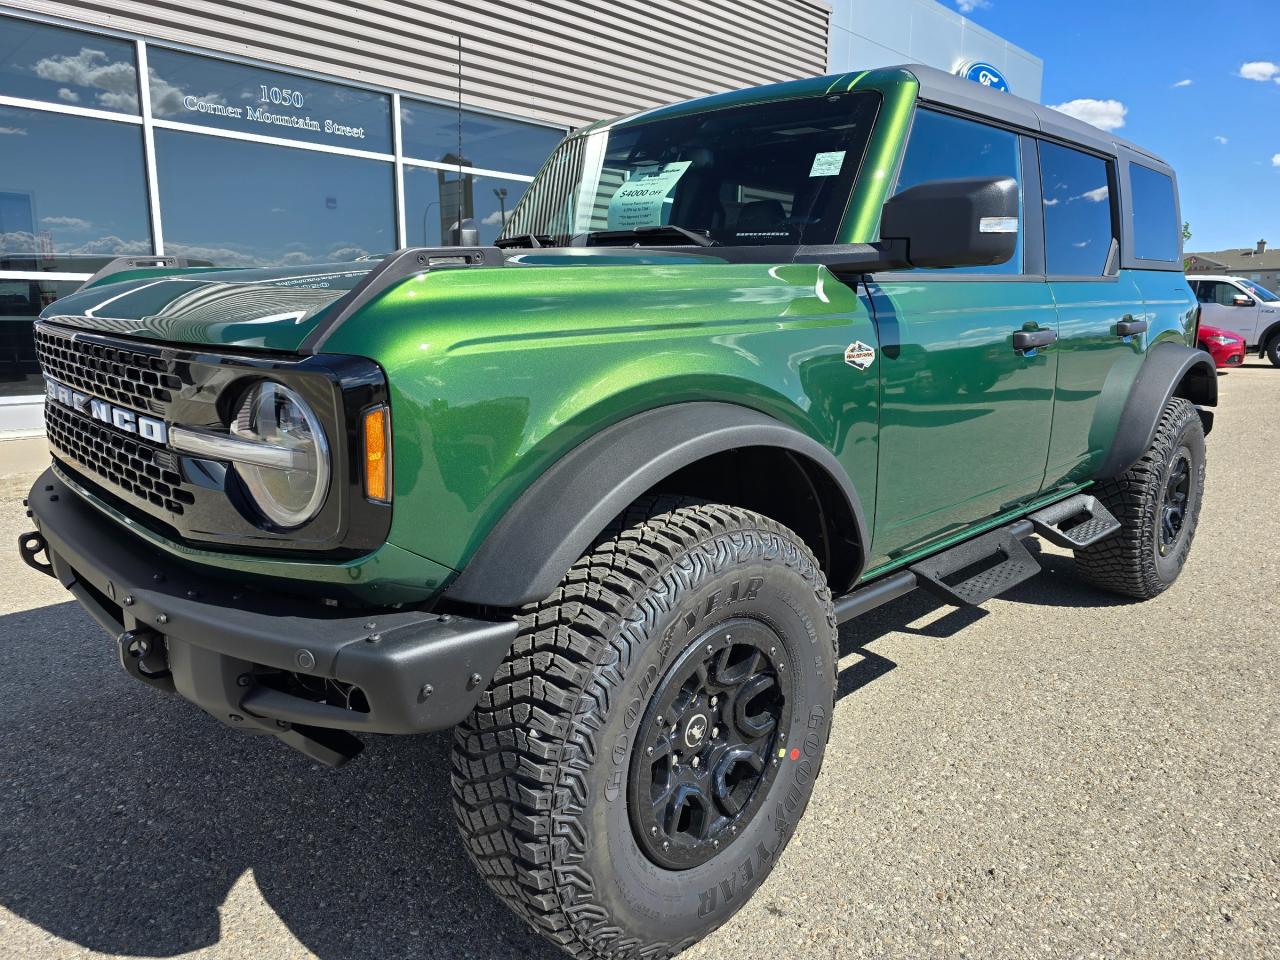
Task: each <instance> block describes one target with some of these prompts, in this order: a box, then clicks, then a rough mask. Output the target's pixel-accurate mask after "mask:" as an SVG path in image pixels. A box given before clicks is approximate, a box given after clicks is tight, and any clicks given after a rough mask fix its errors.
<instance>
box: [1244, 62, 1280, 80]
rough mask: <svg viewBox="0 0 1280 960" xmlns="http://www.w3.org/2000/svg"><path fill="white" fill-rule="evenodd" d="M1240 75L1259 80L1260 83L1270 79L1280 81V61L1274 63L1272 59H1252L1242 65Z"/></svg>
mask: <svg viewBox="0 0 1280 960" xmlns="http://www.w3.org/2000/svg"><path fill="white" fill-rule="evenodd" d="M1238 76H1241V77H1244V78H1245V79H1246V80H1257V81H1258V82H1259V83H1266V82H1267V81H1268V80H1274V81H1275V82H1276V83H1280V63H1272V62H1271V61H1270V60H1252V61H1250V62H1249V63H1245V64H1241V65H1240V72H1239V74H1238Z"/></svg>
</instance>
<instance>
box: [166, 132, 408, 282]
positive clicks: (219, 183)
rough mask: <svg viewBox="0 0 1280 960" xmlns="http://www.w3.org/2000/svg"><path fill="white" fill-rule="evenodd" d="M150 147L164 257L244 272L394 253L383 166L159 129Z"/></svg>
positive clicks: (389, 178)
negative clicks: (153, 151)
mask: <svg viewBox="0 0 1280 960" xmlns="http://www.w3.org/2000/svg"><path fill="white" fill-rule="evenodd" d="M155 143H156V167H157V179H158V180H159V183H160V208H161V210H162V211H163V216H164V234H165V252H166V253H172V254H181V255H185V256H189V257H198V258H200V259H204V260H209V261H211V262H213V263H215V264H217V265H219V266H229V267H242V266H254V265H262V266H269V265H276V264H303V263H326V262H333V261H339V260H354V259H356V258H357V257H361V256H365V255H367V254H377V253H387V252H388V251H391V250H394V249H395V246H396V230H395V204H394V201H393V196H394V194H393V192H392V191H393V169H394V168H393V165H392V164H391V163H389V162H385V161H381V160H365V159H361V158H357V157H344V156H338V155H335V154H328V153H317V152H315V151H311V150H301V149H297V148H294V147H280V146H273V145H270V144H261V143H246V142H243V141H238V140H227V139H223V138H220V137H209V136H203V135H201V134H195V133H180V132H178V131H174V130H164V129H160V130H157V131H156V133H155Z"/></svg>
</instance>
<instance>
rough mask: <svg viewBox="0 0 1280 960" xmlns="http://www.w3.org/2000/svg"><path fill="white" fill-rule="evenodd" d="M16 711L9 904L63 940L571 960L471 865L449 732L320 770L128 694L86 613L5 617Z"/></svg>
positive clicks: (170, 948)
mask: <svg viewBox="0 0 1280 960" xmlns="http://www.w3.org/2000/svg"><path fill="white" fill-rule="evenodd" d="M0 702H3V703H4V713H5V715H6V718H7V722H6V723H4V724H3V725H0V726H2V728H3V729H2V731H0V762H2V763H3V769H4V770H5V781H6V784H7V786H6V787H5V789H4V791H3V799H2V800H0V848H2V849H4V850H5V855H4V856H3V857H2V858H0V902H2V903H3V905H4V906H6V907H8V908H9V909H10V910H12V911H13V912H14V913H16V914H17V915H19V916H21V917H23V918H25V919H26V920H28V921H30V922H31V923H34V924H37V925H39V926H40V927H41V928H43V929H44V930H46V931H48V932H49V933H51V934H54V935H56V936H58V937H61V938H63V939H65V940H68V941H70V942H72V943H74V944H77V945H79V946H82V947H86V948H90V949H93V950H100V951H104V952H109V953H124V954H133V955H142V956H172V955H174V954H178V953H182V952H185V951H189V950H195V949H198V948H200V947H205V946H209V945H212V944H216V943H221V944H222V949H223V950H224V951H225V952H226V953H227V955H231V956H251V955H253V954H254V953H256V952H257V948H258V947H261V946H262V945H263V943H264V942H265V941H266V940H267V939H268V938H274V937H275V936H276V935H275V934H274V933H273V931H274V928H275V925H276V920H275V916H278V917H279V920H280V921H281V922H283V923H284V925H285V926H286V927H287V928H288V929H289V931H290V932H291V933H292V934H293V936H295V937H296V938H297V939H298V941H300V942H301V944H302V945H303V946H305V947H306V948H307V949H310V950H312V951H314V952H315V953H316V954H318V955H319V956H321V957H324V958H356V960H360V958H370V960H374V958H376V960H387V958H395V957H415V958H418V957H424V958H432V957H440V958H444V957H448V958H457V957H477V958H481V957H482V958H489V957H513V958H514V957H519V958H522V960H551V958H553V957H556V958H558V957H561V956H562V954H560V953H559V952H557V951H555V950H553V949H552V948H550V947H548V946H546V945H544V944H543V943H542V942H541V941H540V940H538V939H537V938H536V937H535V936H533V935H532V934H531V933H529V932H527V931H526V929H525V928H524V926H523V925H522V924H521V923H520V922H519V921H518V920H517V919H516V918H515V917H514V916H513V915H511V914H510V913H508V911H507V910H506V908H505V907H503V906H502V905H501V904H500V903H499V902H498V901H497V900H496V899H495V898H494V897H493V896H492V895H491V894H490V893H489V892H488V890H487V888H486V887H485V886H484V885H483V883H482V882H481V881H480V879H479V878H478V877H477V876H476V875H475V873H474V871H473V869H472V867H471V864H470V863H469V862H468V860H467V857H466V854H465V852H464V850H463V848H462V845H461V842H460V840H459V839H458V837H457V833H456V830H455V828H454V824H453V815H452V812H451V810H450V807H449V785H448V780H449V739H448V735H447V734H437V735H432V736H427V737H420V738H392V737H385V738H368V739H367V741H366V743H367V747H366V750H365V752H364V754H363V755H362V756H361V757H359V758H357V759H356V760H355V761H353V762H352V763H351V764H350V765H349V766H348V767H345V768H343V769H341V770H336V771H335V770H328V769H324V768H321V767H319V766H317V765H314V764H312V763H311V762H310V761H309V760H307V759H306V758H305V757H303V756H301V755H300V754H296V753H294V752H292V751H291V750H288V749H287V748H285V747H283V746H282V745H280V744H278V743H276V742H274V741H273V740H270V739H264V738H256V737H247V736H244V735H243V734H238V733H235V732H234V731H231V730H228V729H226V728H224V727H223V726H222V725H221V724H219V723H217V722H216V721H214V720H213V719H212V718H210V717H208V716H206V715H205V714H203V713H201V712H199V711H198V710H196V709H195V708H194V707H192V706H190V705H188V704H186V703H184V702H183V701H181V700H178V699H177V698H172V697H168V696H166V695H164V694H161V693H159V692H157V691H154V690H151V689H149V688H147V687H144V686H143V685H141V684H139V683H136V682H135V681H133V680H131V679H129V678H128V677H127V676H126V675H125V673H124V672H123V671H122V670H121V669H120V667H119V666H118V665H117V664H116V663H115V661H114V657H113V649H112V645H111V643H110V641H109V640H108V639H107V638H106V637H105V636H104V635H102V634H101V632H100V631H99V630H98V628H97V627H96V626H95V625H93V624H92V623H90V622H89V620H88V619H87V618H86V617H85V616H84V615H83V614H81V613H80V612H79V610H78V609H77V607H76V605H75V604H74V603H63V604H59V605H57V606H52V607H44V608H41V609H38V610H32V611H28V612H24V613H17V614H12V615H9V616H5V617H2V618H0ZM250 870H251V871H252V879H253V881H254V883H256V888H257V891H260V896H259V893H258V892H255V890H254V889H253V885H252V884H246V882H245V879H246V878H245V874H246V871H250ZM233 886H234V887H235V888H236V889H235V893H234V894H233V899H234V903H235V908H234V910H231V911H229V915H228V916H227V917H225V918H224V917H223V916H222V915H221V912H220V907H221V906H222V905H223V903H224V901H225V900H226V899H227V896H228V891H230V890H232V887H233Z"/></svg>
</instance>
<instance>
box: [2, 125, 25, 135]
mask: <svg viewBox="0 0 1280 960" xmlns="http://www.w3.org/2000/svg"><path fill="white" fill-rule="evenodd" d="M26 135H27V128H26V127H0V137H25V136H26Z"/></svg>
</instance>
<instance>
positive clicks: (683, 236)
mask: <svg viewBox="0 0 1280 960" xmlns="http://www.w3.org/2000/svg"><path fill="white" fill-rule="evenodd" d="M650 237H652V238H654V239H657V240H672V239H676V240H688V241H689V242H690V243H692V244H694V245H695V246H699V247H715V246H719V244H717V243H716V241H714V240H712V239H711V238H710V237H709V236H707V235H706V234H705V233H698V232H697V231H696V230H688V229H686V228H685V227H677V226H676V225H675V224H654V225H651V226H644V227H633V228H632V229H630V230H595V231H592V232H591V233H588V234H587V243H588V244H589V245H590V244H595V245H597V246H614V247H616V246H623V245H624V244H625V242H626V241H627V240H636V239H641V240H645V239H648V238H650ZM601 241H603V243H601Z"/></svg>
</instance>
